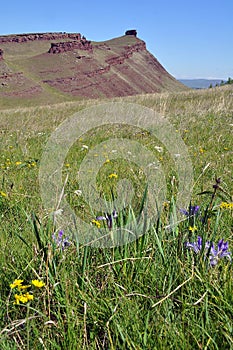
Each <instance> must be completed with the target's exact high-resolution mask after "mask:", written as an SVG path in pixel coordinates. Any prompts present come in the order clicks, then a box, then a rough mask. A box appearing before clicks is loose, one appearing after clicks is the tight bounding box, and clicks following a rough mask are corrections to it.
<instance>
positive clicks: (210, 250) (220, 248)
mask: <svg viewBox="0 0 233 350" xmlns="http://www.w3.org/2000/svg"><path fill="white" fill-rule="evenodd" d="M185 246H186V248H191V249H193V251H194V252H195V253H196V254H199V253H200V251H201V250H202V249H203V248H204V258H205V259H206V258H209V262H210V265H211V266H212V267H213V266H215V265H217V263H218V261H219V260H220V259H221V258H224V257H225V258H227V259H229V260H230V261H231V252H229V251H228V242H224V241H223V239H221V240H220V241H219V242H218V245H217V248H216V249H215V245H214V243H212V242H209V241H207V242H206V243H205V247H203V241H202V238H201V237H200V236H198V237H197V242H194V243H190V242H186V243H185Z"/></svg>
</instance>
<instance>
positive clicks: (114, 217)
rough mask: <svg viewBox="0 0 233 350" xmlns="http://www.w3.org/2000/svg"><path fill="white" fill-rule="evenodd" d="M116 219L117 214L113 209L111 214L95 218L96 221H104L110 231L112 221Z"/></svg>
mask: <svg viewBox="0 0 233 350" xmlns="http://www.w3.org/2000/svg"><path fill="white" fill-rule="evenodd" d="M116 218H117V212H116V210H115V209H114V210H113V212H112V214H109V213H105V216H97V217H96V220H106V222H107V226H108V228H109V230H111V229H112V221H113V219H116Z"/></svg>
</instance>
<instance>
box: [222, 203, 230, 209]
mask: <svg viewBox="0 0 233 350" xmlns="http://www.w3.org/2000/svg"><path fill="white" fill-rule="evenodd" d="M220 209H233V203H227V202H222V203H221V204H220Z"/></svg>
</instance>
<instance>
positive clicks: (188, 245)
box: [185, 236, 202, 254]
mask: <svg viewBox="0 0 233 350" xmlns="http://www.w3.org/2000/svg"><path fill="white" fill-rule="evenodd" d="M185 246H186V248H192V249H193V250H194V252H195V253H196V254H198V253H199V252H200V251H201V249H202V238H201V237H200V236H198V237H197V242H194V243H189V242H186V244H185Z"/></svg>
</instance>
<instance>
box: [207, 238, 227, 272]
mask: <svg viewBox="0 0 233 350" xmlns="http://www.w3.org/2000/svg"><path fill="white" fill-rule="evenodd" d="M230 254H231V252H228V242H224V241H223V239H221V240H220V241H219V242H218V246H217V249H215V246H214V243H212V244H210V265H211V266H215V265H217V263H218V260H219V259H221V258H224V257H226V258H228V259H229V260H231V257H230Z"/></svg>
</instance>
